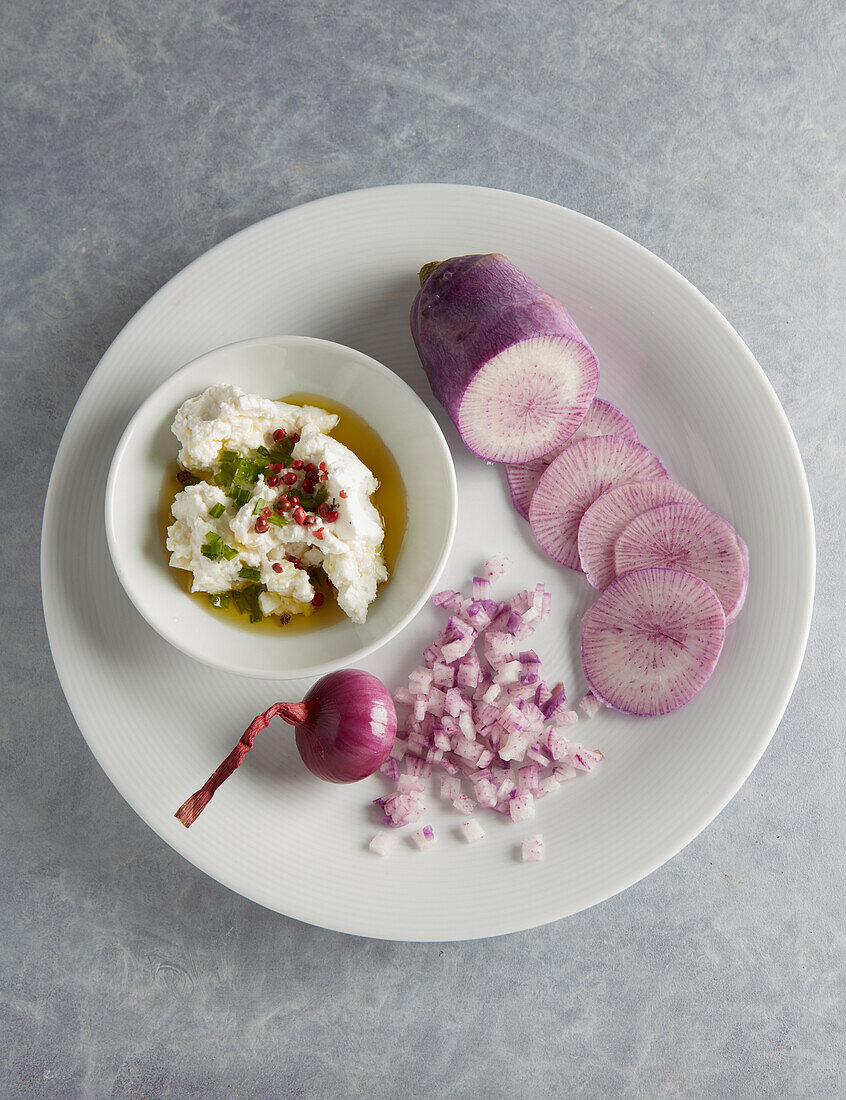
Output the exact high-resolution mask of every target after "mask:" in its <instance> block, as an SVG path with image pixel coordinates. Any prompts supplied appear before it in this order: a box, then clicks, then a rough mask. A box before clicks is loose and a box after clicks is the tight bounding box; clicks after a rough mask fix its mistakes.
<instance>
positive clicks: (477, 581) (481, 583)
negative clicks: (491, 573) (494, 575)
mask: <svg viewBox="0 0 846 1100" xmlns="http://www.w3.org/2000/svg"><path fill="white" fill-rule="evenodd" d="M490 594H491V582H490V578H488V577H474V578H473V599H474V600H486V599H487V598H488V597H489V596H490Z"/></svg>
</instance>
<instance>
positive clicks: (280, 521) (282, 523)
mask: <svg viewBox="0 0 846 1100" xmlns="http://www.w3.org/2000/svg"><path fill="white" fill-rule="evenodd" d="M267 522H268V523H272V524H273V526H274V527H287V526H288V521H287V519H285V517H284V516H280V515H278V514H277V513H276V512H272V513H271V514H270V515H269V516H268V517H267Z"/></svg>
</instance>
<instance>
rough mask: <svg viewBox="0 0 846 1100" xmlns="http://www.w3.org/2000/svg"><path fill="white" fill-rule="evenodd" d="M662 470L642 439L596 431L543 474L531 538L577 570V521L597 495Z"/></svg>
mask: <svg viewBox="0 0 846 1100" xmlns="http://www.w3.org/2000/svg"><path fill="white" fill-rule="evenodd" d="M666 476H667V471H666V470H665V469H664V467H663V466H662V465H661V463H660V462H659V460H658V459H657V458H656V457H655V455H654V454H652V452H651V451H648V450H647V449H646V447H644V446H643V444H642V443H635V442H634V441H633V440H631V439H623V438H622V437H621V436H617V435H597V436H594V437H592V438H589V439H583V440H581V442H579V443H574V444H573V445H572V447H566V448H565V449H564V450H563V451H562V452H561V454H560V455H559V456H558V458H556V459H555V461H554V462H553V463H552V464H551V465H550V466H549V468H548V469H547V470H546V471H545V472H544V473H543V475H542V476H541V479H540V481H539V482H538V486H537V488H536V489H535V491H534V494H533V495H532V502H531V504H530V505H529V522H530V523H531V525H532V531H533V532H534V535H535V538H536V539H537V540H538V542H539V543H540V544H541V546H542V547H543V549H544V550H545V551H546V552H547V554H549V556H550V557H551V558H553V559H554V560H555V561H558V562H561V564H562V565H567V566H569V568H570V569H579V568H580V564H579V547H578V535H579V523H580V522H581V518H582V516H583V515H584V514H585V512H586V511H587V509H588V508H589V507H590V506H591V504H593V502H594V501H595V500H596V499H597V497H599V496H601V495H602V493H604V492H606V491H607V490H608V489H611V488H613V487H614V486H615V485H622V484H623V483H625V482H627V481H648V480H650V479H651V478H663V477H666Z"/></svg>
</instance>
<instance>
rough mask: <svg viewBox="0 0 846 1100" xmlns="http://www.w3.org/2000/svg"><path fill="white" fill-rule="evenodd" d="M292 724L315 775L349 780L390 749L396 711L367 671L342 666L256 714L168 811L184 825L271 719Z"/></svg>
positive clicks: (375, 765) (373, 767) (376, 764)
mask: <svg viewBox="0 0 846 1100" xmlns="http://www.w3.org/2000/svg"><path fill="white" fill-rule="evenodd" d="M277 715H278V716H279V717H280V718H283V719H284V720H285V721H286V722H289V723H290V724H291V725H292V726H296V729H297V733H296V741H297V751H298V752H299V754H300V756H301V757H302V759H303V763H304V764H305V766H306V767H307V768H308V769H309V771H311V772H313V773H314V774H315V775H316V776H318V778H320V779H325V780H327V781H328V782H329V783H355V782H356V781H357V780H359V779H365V778H366V777H367V776H368V775H372V774H373V772H375V771H376V770H377V768H379V767H380V766H381V765H382V764H384V762H385V760H387V758H388V756H389V755H390V752H391V747H392V746H393V743H394V738H395V737H396V733H397V715H396V711H395V710H394V703H393V700H392V699H391V695H390V692H389V691H388V689H387V688H386V687H385V685H384V684H383V683H382V681H381V680H379V679H377V678H376V677H375V676H373V675H372V674H371V673H369V672H363V671H361V670H360V669H349V668H348V669H343V670H342V671H340V672H330V673H329V675H328V676H324V677H323V678H322V679H320V680H318V681H317V683H316V684H313V685H312V687H311V688H309V690H308V692H307V693H306V697H305V699H303V701H302V702H301V703H274V704H273V706H271V707H269V708H268V709H267V710H266V711H264V712H263V713H262V714H259V715H258V716H257V717H256V718H254V719H253V721H252V722H251V723H250V725H249V726H248V727H247V729H246V730H245V731H244V734H243V736H242V737H241V740H240V741H239V742H238V744H237V745H236V746H235V748H234V749H233V750H232V752H231V753H230V754H229V756H227V758H226V759H225V760H224V761H223V763H222V764H221V765H220V767H219V768H218V769H217V771H216V772H215V773H214V774H213V775H212V776H210V777H209V779H208V780H207V781H206V782H205V784H204V785H203V786H202V787H201V788H200V789H199V790H198V791H197V792H196V793H195V794H192V795H191V797H190V798H189V799H188V800H187V801H186V802H184V803H183V804H182V805H181V806H180V807H179V809H178V810H177V811H176V814H175V815H174V816H175V817H176V819H177V820H178V821H181V822H182V824H183V825H184V826H185V827H186V829H187V828H188V826H189V825H191V824H193V822H194V821H196V819H197V818H198V817H199V815H200V814H201V813H202V811H203V810H204V809H205V807H206V806H207V805H208V803H209V801H210V800H211V797H212V795H213V794H214V792H215V791H216V790H217V788H218V787H219V786H220V784H221V783H223V782H224V780H226V779H228V778H229V776H230V775H231V774H232V773H233V772H234V771H235V769H236V768H237V767H238V766H239V765H240V763H241V761H242V760H243V759H244V757H245V756H246V755H247V753H248V752H249V751H250V749H251V748H252V746H253V740H254V739H255V736H256V734H257V733H260V732H261V731H262V730H263V729H266V728H267V726H268V724H269V723H270V720H271V718H275V717H276V716H277Z"/></svg>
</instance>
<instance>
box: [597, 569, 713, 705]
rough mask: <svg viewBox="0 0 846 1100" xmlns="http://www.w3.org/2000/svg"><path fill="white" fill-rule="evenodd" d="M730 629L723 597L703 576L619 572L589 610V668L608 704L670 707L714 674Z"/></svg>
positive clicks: (659, 571)
mask: <svg viewBox="0 0 846 1100" xmlns="http://www.w3.org/2000/svg"><path fill="white" fill-rule="evenodd" d="M725 633H726V619H725V614H724V612H723V608H722V605H721V603H720V601H719V599H718V597H717V595H716V593H715V592H714V590H713V589H712V588H710V587H709V586H708V585H707V584H706V583H705V582H704V581H703V580H701V579H700V578H699V577H695V576H694V575H693V574H692V573H682V572H680V571H677V570H674V569H639V570H636V571H634V572H632V573H626V574H624V575H623V576H620V577H618V578H617V580H615V581H614V582H613V583H612V584H610V585H609V586H608V588H606V589H605V591H604V592H603V593H602V595H601V596H600V597H599V599H598V600H597V601H596V603H595V604H594V605H593V607H591V608H589V609H588V611H587V612H586V613H585V616H584V618H583V619H582V664H583V665H584V670H585V676H586V677H587V681H588V684H589V685H590V688H591V691H592V692H593V694H594V695H595V696H596V697H597V698H598V699H601V700H602V702H603V703H605V705H606V706H609V707H613V708H614V709H615V710H620V711H623V712H624V713H626V714H636V715H639V716H641V717H647V716H650V717H654V716H658V715H661V714H669V713H670V711H674V710H678V709H679V707H682V706H684V705H685V703H689V702H690V700H691V699H692V698H693V697H694V695H696V694H697V692H699V691H701V689H702V688H703V687H704V686H705V684H706V683H707V682H708V679H709V677H710V676H711V673H712V672H713V671H714V667H715V665H716V663H717V660H718V658H719V656H720V651H721V650H722V648H723V641H724V640H725Z"/></svg>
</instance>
